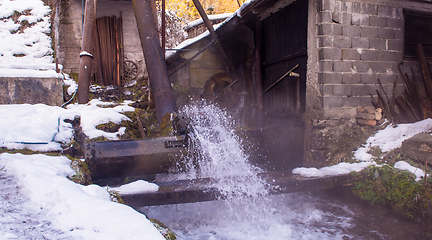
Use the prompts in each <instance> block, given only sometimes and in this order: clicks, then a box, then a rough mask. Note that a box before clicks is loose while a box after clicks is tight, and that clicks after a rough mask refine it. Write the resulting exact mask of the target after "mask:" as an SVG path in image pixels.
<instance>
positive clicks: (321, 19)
mask: <svg viewBox="0 0 432 240" xmlns="http://www.w3.org/2000/svg"><path fill="white" fill-rule="evenodd" d="M332 22H333V21H332V12H330V11H322V12H319V13H318V23H332Z"/></svg>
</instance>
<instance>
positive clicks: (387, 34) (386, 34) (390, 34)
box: [378, 28, 395, 39]
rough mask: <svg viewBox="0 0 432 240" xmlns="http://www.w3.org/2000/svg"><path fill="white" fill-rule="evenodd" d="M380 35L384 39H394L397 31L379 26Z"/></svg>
mask: <svg viewBox="0 0 432 240" xmlns="http://www.w3.org/2000/svg"><path fill="white" fill-rule="evenodd" d="M378 37H379V38H384V39H394V38H395V31H394V30H393V29H391V28H379V29H378Z"/></svg>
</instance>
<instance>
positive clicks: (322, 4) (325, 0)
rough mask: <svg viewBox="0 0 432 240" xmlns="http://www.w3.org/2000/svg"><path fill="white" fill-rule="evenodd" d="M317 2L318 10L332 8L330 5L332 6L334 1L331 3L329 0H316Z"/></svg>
mask: <svg viewBox="0 0 432 240" xmlns="http://www.w3.org/2000/svg"><path fill="white" fill-rule="evenodd" d="M333 2H334V1H333ZM318 3H319V5H318V9H319V10H320V11H324V10H332V7H333V6H334V3H333V4H332V1H331V0H321V1H318Z"/></svg>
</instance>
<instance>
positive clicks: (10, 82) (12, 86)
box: [0, 77, 63, 106]
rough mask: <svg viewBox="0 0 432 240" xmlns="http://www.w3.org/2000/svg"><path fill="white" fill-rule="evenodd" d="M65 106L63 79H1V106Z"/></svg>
mask: <svg viewBox="0 0 432 240" xmlns="http://www.w3.org/2000/svg"><path fill="white" fill-rule="evenodd" d="M23 103H28V104H37V103H43V104H47V105H51V106H61V105H62V104H63V79H61V78H35V77H0V104H23Z"/></svg>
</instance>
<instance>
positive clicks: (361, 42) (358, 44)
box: [351, 38, 369, 48]
mask: <svg viewBox="0 0 432 240" xmlns="http://www.w3.org/2000/svg"><path fill="white" fill-rule="evenodd" d="M351 47H352V48H369V39H368V38H352V39H351Z"/></svg>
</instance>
